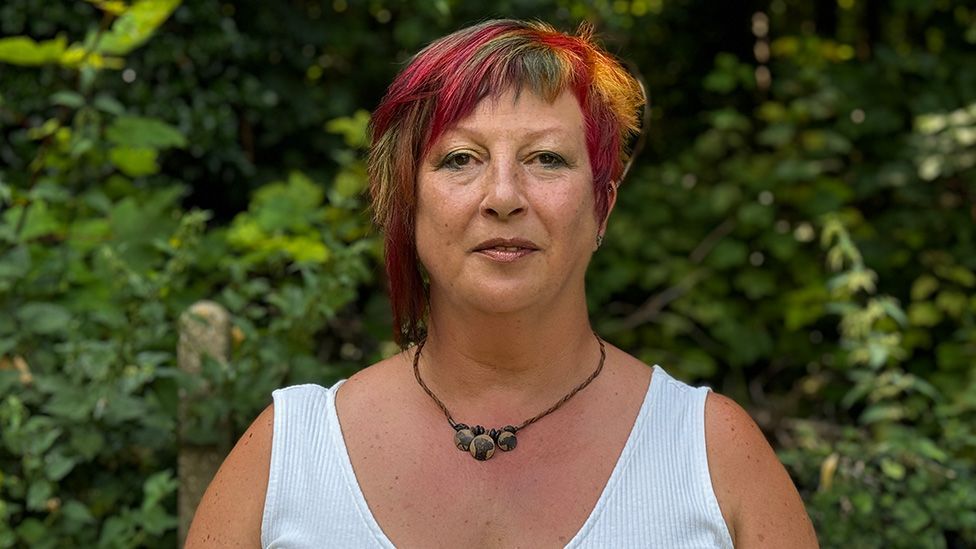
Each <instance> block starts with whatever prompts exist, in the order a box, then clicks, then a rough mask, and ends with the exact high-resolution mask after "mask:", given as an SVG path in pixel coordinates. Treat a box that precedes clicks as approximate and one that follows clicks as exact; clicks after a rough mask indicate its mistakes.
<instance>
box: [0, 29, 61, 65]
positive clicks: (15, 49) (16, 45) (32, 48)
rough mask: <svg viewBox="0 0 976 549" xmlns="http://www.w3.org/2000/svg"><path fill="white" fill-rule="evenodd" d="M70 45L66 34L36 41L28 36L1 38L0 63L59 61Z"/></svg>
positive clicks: (40, 63) (25, 63) (37, 63)
mask: <svg viewBox="0 0 976 549" xmlns="http://www.w3.org/2000/svg"><path fill="white" fill-rule="evenodd" d="M67 46H68V41H67V39H65V37H64V36H58V37H57V38H54V39H51V40H45V41H43V42H35V41H34V39H33V38H29V37H27V36H11V37H9V38H0V63H10V64H12V65H22V66H38V65H46V64H49V63H57V62H58V60H60V59H61V54H62V53H64V51H65V49H66V48H67Z"/></svg>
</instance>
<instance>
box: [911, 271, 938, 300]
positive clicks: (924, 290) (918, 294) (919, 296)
mask: <svg viewBox="0 0 976 549" xmlns="http://www.w3.org/2000/svg"><path fill="white" fill-rule="evenodd" d="M938 289H939V280H938V279H937V278H935V277H934V276H932V275H927V274H925V275H922V276H920V277H918V278H917V279H915V282H914V283H912V301H921V300H923V299H925V298H927V297H928V296H930V295H932V292H934V291H936V290H938Z"/></svg>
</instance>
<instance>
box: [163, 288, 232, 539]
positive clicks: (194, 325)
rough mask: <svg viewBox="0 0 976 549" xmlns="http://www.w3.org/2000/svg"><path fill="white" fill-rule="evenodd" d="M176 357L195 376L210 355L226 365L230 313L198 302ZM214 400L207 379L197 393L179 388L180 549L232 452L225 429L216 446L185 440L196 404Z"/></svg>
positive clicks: (183, 325) (184, 319)
mask: <svg viewBox="0 0 976 549" xmlns="http://www.w3.org/2000/svg"><path fill="white" fill-rule="evenodd" d="M176 355H177V361H178V363H179V368H180V369H181V370H183V371H184V372H186V373H188V374H190V375H193V376H199V375H200V370H201V368H200V366H201V364H202V363H203V360H204V358H205V357H207V356H209V357H211V358H212V359H213V360H216V361H218V362H220V363H226V362H227V360H228V358H229V355H230V314H228V313H227V310H226V309H224V308H223V307H222V306H220V305H218V304H217V303H214V302H212V301H198V302H196V303H194V304H193V305H192V306H190V308H189V309H187V311H186V312H184V313H183V314H182V315H181V316H180V339H179V344H178V346H177V352H176ZM211 397H212V387H211V385H210V383H209V381H207V380H204V384H203V389H202V390H201V391H198V392H196V393H194V394H187V392H186V390H185V389H180V403H179V427H178V429H179V437H180V448H179V459H178V465H177V466H178V468H179V483H180V486H179V496H178V500H179V501H178V510H177V513H178V516H179V527H178V532H177V535H178V536H179V546H180V547H183V545H184V543H185V542H186V534H187V532H188V531H189V529H190V522H191V521H192V520H193V514H194V513H195V512H196V509H197V505H198V504H199V503H200V498H202V497H203V493H204V491H205V490H206V489H207V486H208V485H209V484H210V481H211V480H213V477H214V475H216V474H217V469H218V468H219V467H220V464H221V462H222V461H223V460H224V457H225V456H226V455H227V452H228V451H229V450H230V444H231V440H230V438H229V435H230V432H229V431H228V430H226V429H222V431H223V432H221V433H219V436H220V438H219V439H218V441H217V442H216V443H214V444H209V445H205V446H201V445H196V444H191V443H189V442H186V441H185V440H184V426H185V424H186V421H185V420H186V418H187V414H188V411H189V410H190V409H191V407H192V405H193V403H195V402H199V401H200V400H202V399H206V398H211ZM225 419H226V418H225ZM223 423H226V421H224V422H223Z"/></svg>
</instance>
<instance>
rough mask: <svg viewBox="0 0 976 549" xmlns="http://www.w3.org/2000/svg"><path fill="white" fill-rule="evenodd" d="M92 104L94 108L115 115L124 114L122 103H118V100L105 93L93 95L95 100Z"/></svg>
mask: <svg viewBox="0 0 976 549" xmlns="http://www.w3.org/2000/svg"><path fill="white" fill-rule="evenodd" d="M92 104H93V105H94V106H95V108H96V109H98V110H100V111H102V112H104V113H108V114H113V115H115V116H122V115H123V114H125V106H124V105H122V103H119V101H118V100H117V99H115V98H114V97H111V96H108V95H105V94H99V95H97V96H95V100H94V101H93V102H92Z"/></svg>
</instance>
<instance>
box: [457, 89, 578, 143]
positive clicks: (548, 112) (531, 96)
mask: <svg viewBox="0 0 976 549" xmlns="http://www.w3.org/2000/svg"><path fill="white" fill-rule="evenodd" d="M583 126H584V124H583V111H582V110H580V106H579V102H578V101H577V100H576V97H575V96H574V95H573V94H572V93H571V92H569V91H563V92H562V93H560V94H559V95H557V96H556V97H555V99H553V100H552V101H548V100H546V99H545V98H544V97H541V96H539V95H538V94H536V93H534V92H532V91H529V90H525V89H523V90H522V91H521V92H516V91H514V90H512V89H509V90H507V91H505V92H504V93H502V94H499V95H495V96H489V97H486V98H485V99H482V100H481V101H480V102H479V103H478V104H477V105H476V106H475V108H474V110H473V111H472V112H471V114H469V115H467V116H465V117H463V118H461V119H460V120H459V121H458V123H457V124H455V125H454V126H453V127H452V128H450V129H448V130H447V131H446V132H445V137H446V136H449V135H458V134H484V133H486V132H491V133H501V134H504V135H506V136H509V137H519V138H534V137H545V136H548V135H552V136H563V137H566V138H573V139H580V140H582V138H583V129H584V127H583Z"/></svg>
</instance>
